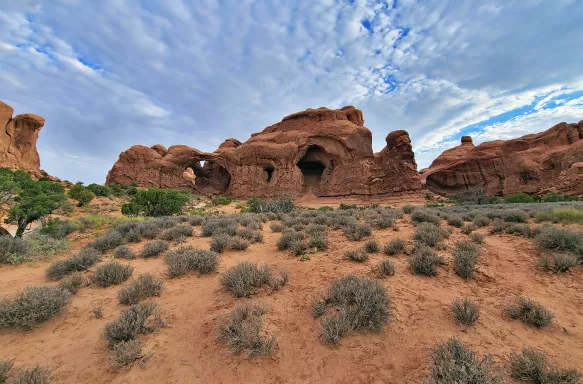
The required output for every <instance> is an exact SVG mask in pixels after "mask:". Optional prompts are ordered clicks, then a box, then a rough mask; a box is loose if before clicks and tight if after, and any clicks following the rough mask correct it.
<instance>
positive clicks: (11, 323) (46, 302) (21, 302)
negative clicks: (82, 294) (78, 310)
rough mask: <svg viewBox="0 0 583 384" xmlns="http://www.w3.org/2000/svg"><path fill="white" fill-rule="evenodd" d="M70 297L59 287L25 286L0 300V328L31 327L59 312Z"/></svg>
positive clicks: (25, 328) (26, 328)
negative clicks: (11, 295)
mask: <svg viewBox="0 0 583 384" xmlns="http://www.w3.org/2000/svg"><path fill="white" fill-rule="evenodd" d="M70 297H71V293H70V292H69V291H67V290H65V289H63V288H61V287H54V286H41V287H27V288H25V289H23V290H21V291H18V292H17V293H16V294H15V295H14V296H13V297H10V298H3V299H1V300H0V328H19V329H23V330H28V329H32V327H34V326H36V325H38V324H41V323H44V322H45V321H47V320H49V319H50V318H52V317H53V316H55V315H57V314H58V313H59V312H61V310H62V309H63V308H64V307H65V306H66V305H67V304H68V303H69V299H70Z"/></svg>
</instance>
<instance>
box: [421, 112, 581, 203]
mask: <svg viewBox="0 0 583 384" xmlns="http://www.w3.org/2000/svg"><path fill="white" fill-rule="evenodd" d="M421 173H422V176H423V180H425V181H426V186H427V188H429V189H430V190H431V191H433V192H435V193H438V194H441V195H448V196H453V195H455V194H457V193H459V192H463V191H467V190H472V189H482V190H483V191H484V193H485V194H487V195H511V194H514V193H517V192H526V193H539V194H543V193H546V192H551V191H556V192H563V193H568V194H572V195H580V194H583V120H582V121H580V122H579V123H578V124H567V123H560V124H557V125H555V126H554V127H552V128H550V129H548V130H546V131H544V132H541V133H538V134H531V135H526V136H523V137H520V138H518V139H513V140H507V141H504V140H496V141H491V142H486V143H482V144H480V145H478V146H474V144H473V143H472V139H471V138H470V137H469V136H464V137H462V143H461V145H459V146H457V147H455V148H452V149H449V150H447V151H445V152H443V153H442V154H441V155H440V156H439V157H437V158H436V159H435V160H434V161H433V163H432V164H431V166H430V167H429V168H428V169H425V170H423V171H421Z"/></svg>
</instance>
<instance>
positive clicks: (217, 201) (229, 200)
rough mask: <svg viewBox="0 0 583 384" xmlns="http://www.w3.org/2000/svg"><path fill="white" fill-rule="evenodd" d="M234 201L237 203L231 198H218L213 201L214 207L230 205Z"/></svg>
mask: <svg viewBox="0 0 583 384" xmlns="http://www.w3.org/2000/svg"><path fill="white" fill-rule="evenodd" d="M233 201H235V199H233V198H232V197H229V196H217V197H215V198H214V199H213V205H229V204H231V203H232V202H233Z"/></svg>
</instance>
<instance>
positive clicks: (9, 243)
mask: <svg viewBox="0 0 583 384" xmlns="http://www.w3.org/2000/svg"><path fill="white" fill-rule="evenodd" d="M27 251H28V244H27V243H26V241H24V240H23V239H21V238H20V237H11V236H0V264H16V263H18V262H20V261H21V260H22V259H23V257H24V256H25V255H26V253H27Z"/></svg>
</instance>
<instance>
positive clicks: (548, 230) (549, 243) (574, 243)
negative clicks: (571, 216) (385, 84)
mask: <svg viewBox="0 0 583 384" xmlns="http://www.w3.org/2000/svg"><path fill="white" fill-rule="evenodd" d="M536 240H537V242H538V244H539V245H540V246H541V247H542V248H544V249H550V250H554V251H571V252H575V251H576V250H577V249H578V247H579V246H581V244H583V233H582V232H577V231H572V230H570V229H563V228H559V227H556V226H554V225H549V226H545V227H544V228H542V229H541V231H540V233H539V234H538V235H537V236H536Z"/></svg>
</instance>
